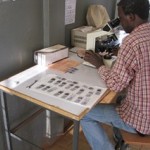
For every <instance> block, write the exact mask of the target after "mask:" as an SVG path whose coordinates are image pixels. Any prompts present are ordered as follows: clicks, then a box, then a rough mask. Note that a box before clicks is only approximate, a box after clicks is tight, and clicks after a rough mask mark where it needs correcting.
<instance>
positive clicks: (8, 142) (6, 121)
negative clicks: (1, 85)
mask: <svg viewBox="0 0 150 150" xmlns="http://www.w3.org/2000/svg"><path fill="white" fill-rule="evenodd" d="M1 108H2V115H3V123H4V128H5V137H6V146H7V150H12V143H11V135H10V129H9V119H8V111H7V102H6V94H5V93H4V92H3V91H1Z"/></svg>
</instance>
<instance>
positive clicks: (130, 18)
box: [127, 13, 136, 22]
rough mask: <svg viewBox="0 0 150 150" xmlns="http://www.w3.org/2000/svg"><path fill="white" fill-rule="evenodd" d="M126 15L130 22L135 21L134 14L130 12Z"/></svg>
mask: <svg viewBox="0 0 150 150" xmlns="http://www.w3.org/2000/svg"><path fill="white" fill-rule="evenodd" d="M127 17H128V20H129V21H131V22H132V21H135V19H136V16H135V14H132V13H131V14H129V15H128V16H127Z"/></svg>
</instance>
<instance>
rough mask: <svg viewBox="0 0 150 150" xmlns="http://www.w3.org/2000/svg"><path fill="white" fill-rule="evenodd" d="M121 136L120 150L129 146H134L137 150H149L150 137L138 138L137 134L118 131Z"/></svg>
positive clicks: (124, 149)
mask: <svg viewBox="0 0 150 150" xmlns="http://www.w3.org/2000/svg"><path fill="white" fill-rule="evenodd" d="M120 133H121V136H122V139H123V141H122V144H123V146H122V148H121V149H120V150H126V149H128V148H127V147H128V146H129V145H135V146H137V147H138V150H145V149H146V150H148V149H150V136H140V135H138V134H133V133H129V132H126V131H122V130H121V131H120Z"/></svg>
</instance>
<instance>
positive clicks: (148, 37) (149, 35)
mask: <svg viewBox="0 0 150 150" xmlns="http://www.w3.org/2000/svg"><path fill="white" fill-rule="evenodd" d="M98 72H99V74H100V76H101V78H102V79H103V80H104V81H105V82H106V85H107V87H108V88H109V89H110V90H113V91H116V92H119V91H121V90H123V89H125V88H127V96H126V98H125V99H124V100H123V101H122V103H121V105H120V106H118V107H117V112H118V114H119V115H120V117H121V118H122V119H123V120H124V122H126V123H127V124H129V125H131V126H132V127H134V128H135V129H136V130H137V131H139V132H141V133H143V134H150V23H145V24H142V25H140V26H138V27H137V28H135V29H134V31H132V32H131V33H130V34H129V35H128V36H127V37H125V39H124V40H123V42H122V45H121V47H120V50H119V53H118V57H117V61H116V63H115V64H114V66H113V67H112V69H108V68H106V67H105V66H101V67H100V68H99V71H98Z"/></svg>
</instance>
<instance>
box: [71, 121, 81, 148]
mask: <svg viewBox="0 0 150 150" xmlns="http://www.w3.org/2000/svg"><path fill="white" fill-rule="evenodd" d="M79 126H80V121H77V120H74V130H73V150H78V143H79V141H78V137H79Z"/></svg>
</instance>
